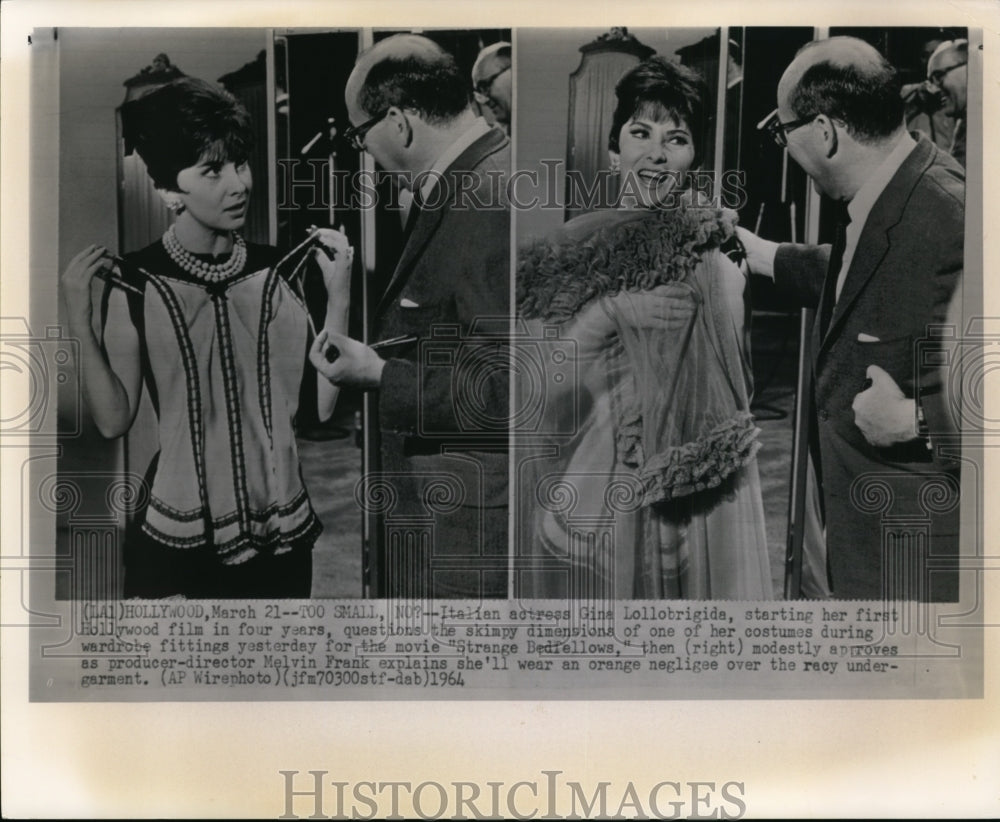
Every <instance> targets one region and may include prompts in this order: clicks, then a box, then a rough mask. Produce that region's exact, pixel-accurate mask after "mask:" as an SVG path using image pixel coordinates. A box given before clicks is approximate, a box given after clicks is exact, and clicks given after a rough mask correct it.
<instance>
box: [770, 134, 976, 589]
mask: <svg viewBox="0 0 1000 822" xmlns="http://www.w3.org/2000/svg"><path fill="white" fill-rule="evenodd" d="M964 231H965V175H964V172H963V170H962V168H961V167H960V166H959V165H958V164H957V163H956V162H955V160H954V159H953V158H951V157H950V156H948V155H947V154H945V153H944V152H942V151H941V150H939V149H938V148H936V147H935V146H933V145H932V144H931V143H930V142H928V141H927V140H925V139H921V140H920V141H919V142H918V143H917V146H916V148H914V149H913V151H912V152H911V153H910V155H909V156H908V157H907V158H906V160H905V161H904V162H903V164H902V166H901V167H900V168H899V170H898V171H897V172H896V174H895V176H894V177H893V178H892V180H891V181H890V182H889V185H888V186H887V187H886V189H885V191H883V192H882V195H881V196H880V197H879V199H878V200H877V201H876V203H875V205H874V206H873V208H872V210H871V213H870V214H869V215H868V219H867V221H866V222H865V225H864V229H863V230H862V232H861V236H860V238H859V241H858V246H857V249H856V251H855V253H854V257H853V259H852V260H851V266H850V270H849V271H848V273H847V277H846V279H845V281H844V286H843V290H842V292H841V296H840V299H839V300H838V301H837V302H836V307H835V308H834V310H833V314H832V317H831V320H830V325H829V328H828V329H827V332H826V334H825V335H823V336H821V335H820V329H819V327H818V326H819V323H818V322H817V323H816V324H815V326H816V327H814V328H813V332H812V337H811V340H810V348H811V351H810V356H811V358H812V366H813V386H814V390H813V398H812V399H813V403H814V409H813V411H814V414H813V417H812V419H813V427H812V431H811V435H810V447H811V448H812V452H813V455H814V459H816V461H817V463H818V465H817V468H818V474H819V477H820V483H821V486H822V500H823V506H824V511H825V520H826V540H827V556H828V564H829V568H830V578H831V584H832V587H833V594H834V596H835V597H838V598H843V599H853V598H857V599H879V598H882V597H883V596H886V595H888V596H898V597H900V598H909V599H913V598H918V599H932V600H944V601H953V600H955V599H956V598H957V594H958V573H957V571H956V570H954V568H953V566H954V557H955V556H956V555H957V552H958V473H957V466H956V463H955V461H953V460H949V459H948V458H947V457H945V456H942V454H941V453H940V452H939V451H938V450H937V449H934V450H931V449H928V447H927V442H926V441H922V440H917V441H915V442H913V443H910V444H907V445H900V446H893V447H891V448H876V447H874V446H872V445H869V444H868V442H867V441H866V440H865V438H864V436H863V435H862V433H861V431H860V430H859V429H858V428H857V426H856V425H855V423H854V412H853V410H852V408H851V404H852V402H853V400H854V397H855V395H856V394H857V393H858V392H859V391H861V390H862V389H863V386H864V382H865V378H866V377H865V373H866V370H867V368H868V366H869V365H878V366H881V367H882V368H883V369H885V370H886V371H887V372H888V373H889V374H890V375H891V376H892V378H893V379H894V380H895V381H896V382H897V383H898V384H899V386H900V387H901V388H902V390H903V392H904V393H905V394H906V395H907V396H908V397H917V398H918V402H919V404H920V406H921V407H922V409H923V412H924V415H925V417H926V420H927V423H928V427H929V429H930V431H931V432H935V431H947V430H949V426H948V423H947V409H946V408H945V406H944V395H943V394H942V392H941V384H940V383H941V376H940V370H939V368H938V365H937V363H936V362H934V357H933V356H929V357H928V356H924V355H922V354H921V351H920V350H918V345H917V343H918V340H924V339H927V337H928V325H929V324H932V323H944V321H945V316H946V312H947V308H948V302H949V299H950V297H951V295H952V292H953V290H954V289H955V286H956V283H957V281H958V278H959V277H960V275H961V271H962V266H963V249H964ZM829 254H830V248H829V246H818V247H817V246H800V245H791V244H784V245H781V246H779V249H778V252H777V256H776V257H775V262H774V274H775V277H774V279H775V283H776V284H777V286H778V287H779V288H780V289H781V290H782V291H783V292H785V293H790V294H793V295H795V297H796V298H797V299H798V300H799V301H800V302H801V304H802V305H803V306H805V307H807V308H817V307H820V306H821V305H822V304H824V303H825V302H826V301H827V300H833V299H834V287H835V283H836V275H833V276H831V277H830V278H828V277H827V264H828V260H829ZM821 315H822V310H820V311H819V312H818V314H817V316H821ZM866 340H867V341H866ZM928 348H933V345H930V346H928V345H925V344H922V345H921V349H922V350H927V349H928ZM931 442H932V444H933V436H932V438H931ZM925 551H926V552H927V555H928V557H929V558H928V559H926V560H925V559H923V556H924V552H925ZM935 567H937V568H938V570H934V569H935ZM947 567H951V570H945V568H947ZM928 570H930V573H926V571H928ZM928 586H929V590H928Z"/></svg>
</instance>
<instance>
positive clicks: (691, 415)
mask: <svg viewBox="0 0 1000 822" xmlns="http://www.w3.org/2000/svg"><path fill="white" fill-rule="evenodd" d="M734 225H735V215H734V214H732V212H727V211H723V210H717V209H711V208H693V207H688V208H679V209H675V210H670V211H647V210H636V211H611V212H597V213H594V214H589V215H586V216H584V217H581V218H578V219H576V220H574V221H572V222H570V223H568V224H567V225H566V226H564V227H563V229H562V231H561V232H560V233H559V235H557V236H556V237H555V238H554V239H551V240H549V241H546V242H543V243H539V244H536V245H535V246H534V247H532V248H530V249H527V250H526V251H525V252H523V253H522V255H521V258H520V263H519V271H518V303H519V309H520V314H521V317H522V318H523V319H524V320H526V321H527V322H528V324H529V326H530V330H531V332H532V334H531V336H532V337H534V338H536V339H543V340H545V343H544V345H543V346H541V347H540V350H543V351H545V352H546V353H545V354H543V356H541V357H540V358H539V360H540V362H541V363H542V364H543V367H544V368H545V369H546V374H545V377H544V378H545V382H546V385H545V391H546V396H545V403H544V410H543V412H542V418H541V419H540V420H539V421H538V424H537V425H534V426H533V430H534V432H536V433H535V435H533V436H532V437H530V438H529V439H530V440H531V442H532V446H531V448H530V449H529V451H528V452H527V453H522V455H521V457H522V458H521V460H519V464H520V465H521V477H520V482H521V487H522V488H523V489H525V493H522V495H521V501H520V505H521V510H522V511H523V512H526V514H525V517H524V519H523V524H524V529H523V530H522V532H521V534H522V540H527V542H528V543H529V544H530V549H529V551H530V553H531V555H532V563H531V565H532V572H531V573H530V574H529V575H528V579H527V580H526V589H528V591H527V592H528V593H529V595H531V596H536V597H564V596H571V597H605V596H606V597H613V598H642V599H647V598H649V599H651V598H684V599H707V598H712V599H768V598H771V597H772V596H773V593H772V586H771V575H770V570H769V563H768V555H767V542H766V538H765V533H764V512H763V504H762V500H761V491H760V479H759V475H758V471H757V463H756V458H755V454H756V452H757V449H758V448H759V443H758V442H757V435H758V433H759V432H758V429H757V428H756V427H755V426H754V423H753V418H752V416H751V415H750V412H749V404H750V403H749V395H750V391H751V378H750V371H749V367H748V363H747V360H746V357H745V340H744V338H743V328H744V316H743V314H744V304H743V299H742V292H743V286H744V285H745V283H744V281H743V279H742V275H741V274H740V273H739V271H738V270H737V269H736V268H735V266H734V265H733V264H732V263H731V262H730V261H729V260H728V259H727V258H726V257H725V256H724V255H723V254H722V253H721V251H719V246H720V245H722V244H723V243H724V242H725V241H726V240H727V239H728V238H729V237H730V236H731V235H732V233H733V227H734ZM560 346H561V347H562V351H563V353H562V354H557V355H555V356H553V355H552V354H553V352H555V350H556V349H557V348H559V347H560ZM567 363H571V364H572V366H573V367H572V368H571V367H569V366H568V365H567ZM572 371H575V377H573V376H570V372H572ZM525 390H529V389H527V388H525V387H524V386H523V384H522V400H524V399H525V396H524V394H523V391H525ZM521 404H523V403H521ZM516 407H519V406H516Z"/></svg>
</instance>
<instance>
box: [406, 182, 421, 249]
mask: <svg viewBox="0 0 1000 822" xmlns="http://www.w3.org/2000/svg"><path fill="white" fill-rule="evenodd" d="M422 207H423V197H421V196H420V192H419V191H415V192H413V201H412V202H411V203H410V210H409V212H408V213H407V215H406V225H405V226H403V243H404V244H405V243H406V241H407V240H408V239H409V238H410V234H412V233H413V226H414V225H416V222H417V217H419V216H420V209H421V208H422Z"/></svg>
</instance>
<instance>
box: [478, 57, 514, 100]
mask: <svg viewBox="0 0 1000 822" xmlns="http://www.w3.org/2000/svg"><path fill="white" fill-rule="evenodd" d="M507 71H510V66H504V67H503V68H502V69H500V71H498V72H497V73H496V74H491V75H490V76H489V77H484V78H483V79H482V80H480V81H479V82H478V83H476V85H475V86H474V87H473V90H474V91H475V94H476V101H477V102H479V103H485V102H486V101H487V100H488V99H489V96H490V89H492V88H493V83H494V82H496V79H497V77H499V76H500V75H501V74H503V73H504V72H507Z"/></svg>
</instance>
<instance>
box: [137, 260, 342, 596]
mask: <svg viewBox="0 0 1000 822" xmlns="http://www.w3.org/2000/svg"><path fill="white" fill-rule="evenodd" d="M277 259H278V253H277V251H276V250H275V249H273V248H270V247H268V246H260V245H252V244H248V245H247V262H246V265H245V266H244V268H243V270H242V272H239V273H237V274H235V275H234V276H232V277H231V278H229V279H227V280H224V281H222V282H219V283H206V282H204V281H202V280H199V279H196V278H195V277H193V276H192V275H190V274H189V273H187V272H186V271H185V270H184V269H182V268H181V267H180V266H179V265H177V264H176V263H175V262H174V260H173V259H171V257H170V256H169V254H168V253H167V251H166V249H165V248H164V245H163V242H162V241H157V242H156V243H153V244H152V245H150V246H148V247H146V248H145V249H143V250H141V251H138V252H135V253H134V254H131V255H129V256H128V257H127V258H126V263H127V265H126V266H125V271H124V273H123V276H124V277H125V279H126V280H127V281H128V282H129V283H130V284H132V285H134V286H136V287H137V288H139V289H140V290H141V291H142V292H143V293H142V295H141V296H140V295H138V294H134V293H131V292H129V293H128V305H129V315H130V319H131V321H132V323H133V325H135V327H136V329H137V331H138V334H139V340H140V356H141V361H142V374H143V382H144V385H145V386H146V388H147V390H148V391H149V395H150V398H151V399H152V402H153V405H154V407H155V409H156V413H157V416H158V434H159V453H158V454H157V457H156V458H155V459H154V461H153V465H152V466H151V467H150V471H149V472H148V474H147V481H148V483H149V485H148V504H147V505H146V507H145V510H144V511H143V512H141V514H140V515H139V516H138V517H136V520H135V522H134V524H133V527H132V528H131V529H130V533H129V534H128V535H127V542H128V545H127V547H126V595H127V596H169V595H172V594H183V595H187V596H206V597H223V596H247V597H251V596H264V597H266V596H308V595H309V590H308V578H309V576H311V560H310V558H309V552H310V551H311V548H312V545H313V543H314V542H315V540H316V538H317V536H318V535H319V533H320V531H321V530H322V526H321V525H320V522H319V520H318V519H317V517H316V514H315V513H314V511H313V509H312V506H311V504H310V502H309V498H308V495H307V493H306V490H305V487H304V485H303V482H302V477H301V471H300V467H299V459H298V452H297V449H296V445H295V436H294V417H295V412H296V409H297V404H298V396H299V386H300V382H301V379H302V374H303V370H304V366H305V362H306V356H307V345H308V342H309V340H308V334H309V331H308V321H307V316H306V308H305V306H304V305H303V304H302V302H301V301H300V299H299V298H298V296H297V295H296V294H295V293H294V292H293V291H292V289H291V288H290V287H289V285H288V283H287V282H286V281H285V280H284V279H283V278H282V277H281V276H280V275H279V274H277V273H276V272H275V271H274V270H273V269H272V266H273V265H274V263H275V262H276V261H277ZM140 269H141V270H140ZM303 574H305V575H306V580H305V581H304V582H303V580H302V579H301V577H302V575H303ZM287 575H292V576H295V577H297V579H289V578H283V577H286V576H287ZM192 576H194V577H195V578H193V579H191V578H189V577H192Z"/></svg>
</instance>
